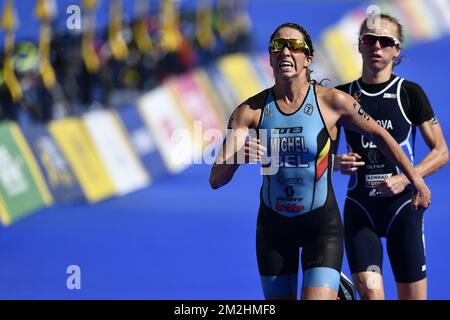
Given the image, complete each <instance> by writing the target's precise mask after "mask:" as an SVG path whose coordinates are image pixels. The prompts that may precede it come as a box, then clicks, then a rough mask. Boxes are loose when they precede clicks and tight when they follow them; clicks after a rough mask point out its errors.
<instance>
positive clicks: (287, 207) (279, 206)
mask: <svg viewBox="0 0 450 320" xmlns="http://www.w3.org/2000/svg"><path fill="white" fill-rule="evenodd" d="M284 193H285V197H277V202H276V204H275V208H276V210H278V211H280V212H291V213H298V212H300V211H303V209H305V207H304V206H303V205H300V204H295V203H282V201H283V202H284V201H288V202H291V201H292V202H300V201H302V200H303V198H294V195H295V189H294V187H293V186H287V187H285V188H284Z"/></svg>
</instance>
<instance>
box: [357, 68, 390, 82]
mask: <svg viewBox="0 0 450 320" xmlns="http://www.w3.org/2000/svg"><path fill="white" fill-rule="evenodd" d="M391 76H392V69H391V68H385V69H384V70H380V71H372V70H370V69H368V68H363V73H362V76H361V79H362V81H363V82H364V83H368V84H379V83H384V82H386V81H389V79H391Z"/></svg>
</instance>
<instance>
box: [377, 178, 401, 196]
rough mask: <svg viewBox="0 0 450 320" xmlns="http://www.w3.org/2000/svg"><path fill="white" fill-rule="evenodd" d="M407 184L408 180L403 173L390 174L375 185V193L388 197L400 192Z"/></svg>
mask: <svg viewBox="0 0 450 320" xmlns="http://www.w3.org/2000/svg"><path fill="white" fill-rule="evenodd" d="M408 184H409V180H408V179H407V178H406V177H405V176H404V175H403V174H397V175H395V176H391V177H389V178H387V179H386V180H384V181H383V182H381V183H379V184H378V185H377V195H378V196H380V197H390V196H393V195H396V194H399V193H401V192H402V191H403V190H405V188H406V186H407V185H408Z"/></svg>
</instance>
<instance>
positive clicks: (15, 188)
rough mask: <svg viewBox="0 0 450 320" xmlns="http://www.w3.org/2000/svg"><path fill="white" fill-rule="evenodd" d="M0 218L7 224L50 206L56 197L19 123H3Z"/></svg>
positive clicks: (1, 135)
mask: <svg viewBox="0 0 450 320" xmlns="http://www.w3.org/2000/svg"><path fill="white" fill-rule="evenodd" d="M0 137H1V140H0V218H1V221H2V223H3V224H4V225H9V224H11V223H12V222H15V221H17V220H18V219H20V218H22V217H24V216H26V215H28V214H30V213H32V212H33V211H35V210H37V209H40V208H43V207H44V206H48V205H50V204H51V203H52V196H51V195H50V192H49V191H48V189H47V186H46V185H45V181H44V178H43V177H42V175H41V173H40V171H39V167H38V165H37V163H36V161H35V159H34V158H33V154H32V152H31V150H30V148H29V146H28V144H27V142H26V141H25V138H24V136H23V135H22V132H21V131H20V129H19V127H18V126H17V125H16V124H15V123H11V122H3V123H0Z"/></svg>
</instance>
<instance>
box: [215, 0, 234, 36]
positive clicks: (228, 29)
mask: <svg viewBox="0 0 450 320" xmlns="http://www.w3.org/2000/svg"><path fill="white" fill-rule="evenodd" d="M232 5H233V1H230V0H218V2H217V11H218V16H217V21H216V27H217V30H218V31H219V34H220V37H221V38H222V39H223V40H224V41H225V42H227V43H230V42H233V41H234V39H236V30H235V28H234V27H235V26H234V23H232V22H233V17H232V9H233V8H232Z"/></svg>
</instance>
